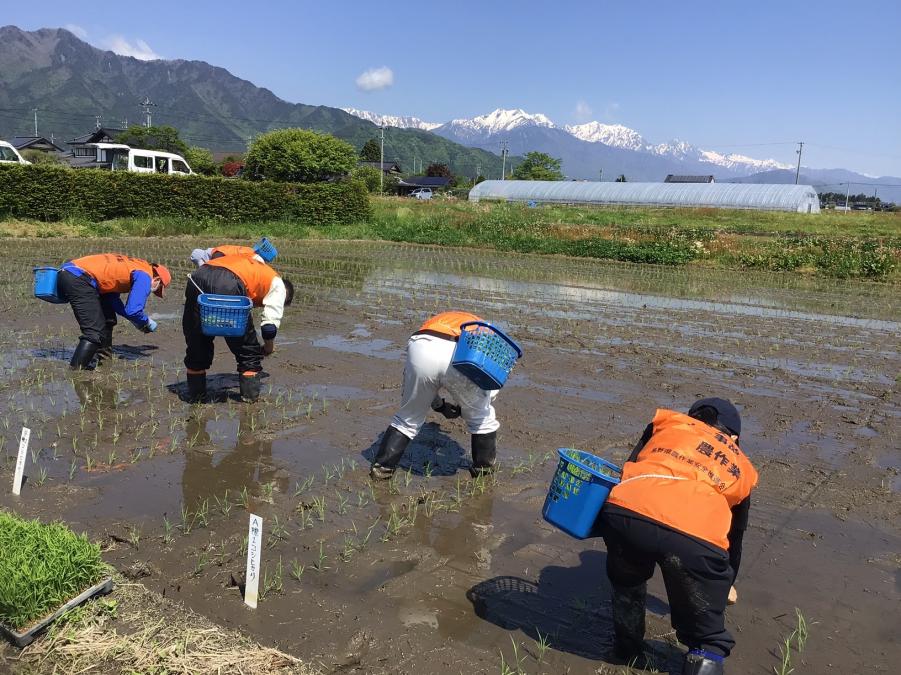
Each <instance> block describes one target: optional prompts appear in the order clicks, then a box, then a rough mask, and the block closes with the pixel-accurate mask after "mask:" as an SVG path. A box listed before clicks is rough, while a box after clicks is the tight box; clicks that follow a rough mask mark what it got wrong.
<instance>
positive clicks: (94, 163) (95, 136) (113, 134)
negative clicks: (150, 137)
mask: <svg viewBox="0 0 901 675" xmlns="http://www.w3.org/2000/svg"><path fill="white" fill-rule="evenodd" d="M125 131H126V130H125V129H115V128H113V127H99V128H97V129H94V130H93V131H91V132H90V133H87V134H83V135H82V136H78V137H77V138H73V139H72V140H71V141H68V142H67V145H68V146H69V147H70V148H72V154H71V155H68V156H67V157H66V161H67V162H69V164H70V165H72V167H74V168H76V169H85V168H91V169H98V168H99V169H109V168H110V163H111V162H112V156H110V155H109V154H108V152H107V151H106V150H103V149H100V148H96V147H93V146H91V145H89V143H116V142H117V141H116V139H117V138H118V137H119V135H120V134H124V133H125Z"/></svg>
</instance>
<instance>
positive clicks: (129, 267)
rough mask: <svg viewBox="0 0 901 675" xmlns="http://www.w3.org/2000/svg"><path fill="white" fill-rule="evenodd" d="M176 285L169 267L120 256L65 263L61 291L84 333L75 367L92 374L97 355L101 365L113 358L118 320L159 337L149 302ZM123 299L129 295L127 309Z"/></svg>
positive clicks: (59, 280) (90, 258) (74, 361)
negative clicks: (128, 322) (152, 297)
mask: <svg viewBox="0 0 901 675" xmlns="http://www.w3.org/2000/svg"><path fill="white" fill-rule="evenodd" d="M171 283H172V275H171V274H170V273H169V270H168V269H166V267H165V266H163V265H159V264H157V263H150V262H147V261H146V260H141V259H140V258H132V257H130V256H127V255H122V254H120V253H98V254H97V255H88V256H84V257H82V258H75V259H74V260H69V261H67V262H65V263H64V264H63V266H62V268H61V269H60V271H59V275H58V277H57V285H58V288H59V290H60V292H61V293H62V295H63V297H65V299H66V300H67V301H68V302H69V304H70V305H72V312H73V313H74V314H75V320H76V321H78V326H79V327H80V328H81V339H80V340H79V341H78V346H77V347H76V348H75V353H74V354H73V355H72V360H71V361H70V362H69V365H70V366H71V367H72V368H74V369H84V368H87V367H88V366H89V365H90V363H91V361H92V360H93V359H94V355H95V354H96V355H98V363H102V362H103V361H105V360H107V359H109V358H112V355H113V327H114V326H115V325H116V315H117V314H118V315H119V316H122V317H124V318H126V319H128V320H129V321H130V322H131V323H132V324H133V325H134V326H135V328H137V329H139V330H141V331H143V332H145V333H152V332H153V331H155V330H156V321H154V320H153V319H151V318H150V317H148V316H147V314H146V312H145V306H146V304H147V298H148V297H150V293H151V292H152V293H154V294H156V295H157V296H159V297H163V290H164V289H165V288H166V287H167V286H169V284H171ZM120 293H128V300H127V301H126V302H125V304H123V303H122V299H121V298H120V297H119V294H120Z"/></svg>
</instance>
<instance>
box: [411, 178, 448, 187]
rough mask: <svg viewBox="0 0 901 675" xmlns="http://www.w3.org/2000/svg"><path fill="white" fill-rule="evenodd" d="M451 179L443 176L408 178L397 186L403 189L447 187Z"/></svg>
mask: <svg viewBox="0 0 901 675" xmlns="http://www.w3.org/2000/svg"><path fill="white" fill-rule="evenodd" d="M450 182H451V179H450V178H447V177H445V176H409V177H407V178H404V179H403V180H401V181H400V182H399V183H398V185H402V186H405V187H447V186H448V185H450Z"/></svg>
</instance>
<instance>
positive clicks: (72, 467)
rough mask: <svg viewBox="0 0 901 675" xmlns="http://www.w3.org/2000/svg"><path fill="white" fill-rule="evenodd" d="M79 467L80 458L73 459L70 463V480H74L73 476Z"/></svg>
mask: <svg viewBox="0 0 901 675" xmlns="http://www.w3.org/2000/svg"><path fill="white" fill-rule="evenodd" d="M77 468H78V460H76V459H75V458H73V459H72V463H71V464H69V480H72V476H74V475H75V470H76V469H77Z"/></svg>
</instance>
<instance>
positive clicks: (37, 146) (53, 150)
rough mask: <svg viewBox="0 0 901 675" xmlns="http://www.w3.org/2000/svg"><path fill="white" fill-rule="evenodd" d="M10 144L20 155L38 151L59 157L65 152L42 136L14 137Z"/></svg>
mask: <svg viewBox="0 0 901 675" xmlns="http://www.w3.org/2000/svg"><path fill="white" fill-rule="evenodd" d="M10 143H11V144H12V146H13V147H14V148H15V149H16V150H18V151H19V153H20V154H21V153H23V152H25V151H26V150H39V151H40V152H46V153H48V154H59V155H63V154H64V153H65V152H66V151H65V150H64V149H63V148H61V147H59V146H58V145H57V144H56V143H54V142H53V141H52V140H50V139H47V138H44V137H43V136H15V137H14V138H13V139H12V140H11V141H10Z"/></svg>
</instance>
